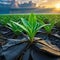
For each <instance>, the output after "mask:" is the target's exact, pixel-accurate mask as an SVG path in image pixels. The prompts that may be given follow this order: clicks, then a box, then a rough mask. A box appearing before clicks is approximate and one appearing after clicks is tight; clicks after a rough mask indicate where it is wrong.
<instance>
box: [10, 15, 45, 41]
mask: <svg viewBox="0 0 60 60" xmlns="http://www.w3.org/2000/svg"><path fill="white" fill-rule="evenodd" d="M21 21H22V24H19V23H16V22H14V21H11V22H12V23H13V24H14V25H16V26H18V28H17V29H18V30H20V29H19V28H22V29H23V30H24V31H25V32H26V33H27V35H28V37H29V40H30V42H33V41H34V36H35V35H36V33H37V31H38V30H39V29H41V28H42V27H44V26H46V24H43V25H41V24H39V23H38V22H37V18H36V16H35V15H34V14H30V16H29V20H25V19H23V18H21Z"/></svg>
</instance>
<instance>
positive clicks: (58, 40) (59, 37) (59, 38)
mask: <svg viewBox="0 0 60 60" xmlns="http://www.w3.org/2000/svg"><path fill="white" fill-rule="evenodd" d="M52 31H53V33H51V34H50V35H47V34H46V33H45V31H44V30H43V29H42V30H40V31H39V32H38V33H37V34H36V37H39V38H41V39H43V40H45V41H46V42H47V43H48V44H50V45H51V44H52V45H54V46H55V48H58V49H59V50H60V30H59V29H57V28H54V29H53V30H52ZM1 36H2V37H1ZM6 38H7V39H8V40H9V41H7V39H6ZM14 38H15V39H14ZM23 38H26V36H25V35H24V34H22V33H21V34H20V35H19V36H16V37H15V34H14V33H13V32H12V31H11V30H10V29H8V28H6V27H3V26H1V25H0V39H1V40H3V41H2V42H3V43H4V42H6V41H7V42H8V43H7V42H6V43H7V44H6V45H3V44H2V46H3V47H5V48H6V49H7V48H8V47H9V46H13V45H15V44H16V43H17V44H18V43H19V40H21V39H23ZM16 40H18V41H16ZM0 42H1V41H0ZM25 45H26V44H25V43H24V44H21V45H15V46H13V47H11V48H9V49H7V52H6V53H7V55H6V56H8V58H7V57H6V58H7V59H9V55H10V52H12V54H19V52H20V50H21V48H24V46H25ZM32 47H33V45H32ZM5 48H4V49H5ZM12 48H13V49H12ZM18 48H19V49H18ZM15 49H16V51H15ZM34 49H35V47H33V49H32V50H31V51H30V49H28V50H27V51H26V52H27V53H26V52H24V53H26V54H25V56H23V57H24V59H23V60H26V56H28V54H31V56H32V57H31V59H30V60H40V59H42V60H45V58H46V59H47V60H57V59H59V60H60V57H59V58H56V59H55V58H52V57H49V56H46V55H44V54H43V52H41V51H40V50H38V51H40V52H41V53H40V54H39V55H38V53H39V52H38V51H37V49H38V48H37V49H35V50H36V51H35V50H34ZM13 51H14V53H13ZM18 51H19V52H18ZM28 51H30V52H31V53H29V52H28ZM3 53H4V52H3ZM8 53H9V55H8ZM4 54H5V53H4ZM12 54H11V57H12ZM50 56H51V55H50ZM42 57H43V58H42ZM32 58H33V59H32Z"/></svg>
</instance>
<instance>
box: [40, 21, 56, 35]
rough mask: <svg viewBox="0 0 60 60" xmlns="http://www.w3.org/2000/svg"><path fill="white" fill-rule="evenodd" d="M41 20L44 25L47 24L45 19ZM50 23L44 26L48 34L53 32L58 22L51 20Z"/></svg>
mask: <svg viewBox="0 0 60 60" xmlns="http://www.w3.org/2000/svg"><path fill="white" fill-rule="evenodd" d="M39 22H40V24H41V25H44V24H45V23H44V21H43V20H39ZM49 24H50V25H47V26H44V29H45V31H46V32H47V34H50V33H51V31H52V29H53V27H54V26H55V24H56V21H54V20H51V21H50V23H49Z"/></svg>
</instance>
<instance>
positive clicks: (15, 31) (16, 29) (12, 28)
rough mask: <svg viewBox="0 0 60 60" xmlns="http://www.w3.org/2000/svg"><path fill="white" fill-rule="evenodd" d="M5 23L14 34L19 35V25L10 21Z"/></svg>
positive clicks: (20, 30)
mask: <svg viewBox="0 0 60 60" xmlns="http://www.w3.org/2000/svg"><path fill="white" fill-rule="evenodd" d="M7 25H8V28H9V29H11V30H12V31H13V32H14V34H15V35H19V34H20V33H21V32H22V31H23V30H22V29H21V28H20V27H19V26H17V25H16V24H14V23H13V22H11V21H10V22H9V23H7Z"/></svg>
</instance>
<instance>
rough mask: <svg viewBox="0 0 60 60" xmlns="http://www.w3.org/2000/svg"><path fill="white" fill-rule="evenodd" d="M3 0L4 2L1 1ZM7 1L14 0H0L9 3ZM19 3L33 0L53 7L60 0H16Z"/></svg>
mask: <svg viewBox="0 0 60 60" xmlns="http://www.w3.org/2000/svg"><path fill="white" fill-rule="evenodd" d="M1 1H3V2H1ZM6 1H12V0H0V4H1V3H3V4H9V3H7V2H6ZM16 1H17V2H19V3H24V2H29V1H32V2H34V3H36V4H38V5H44V6H50V7H53V6H54V5H55V4H56V3H60V0H16Z"/></svg>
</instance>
